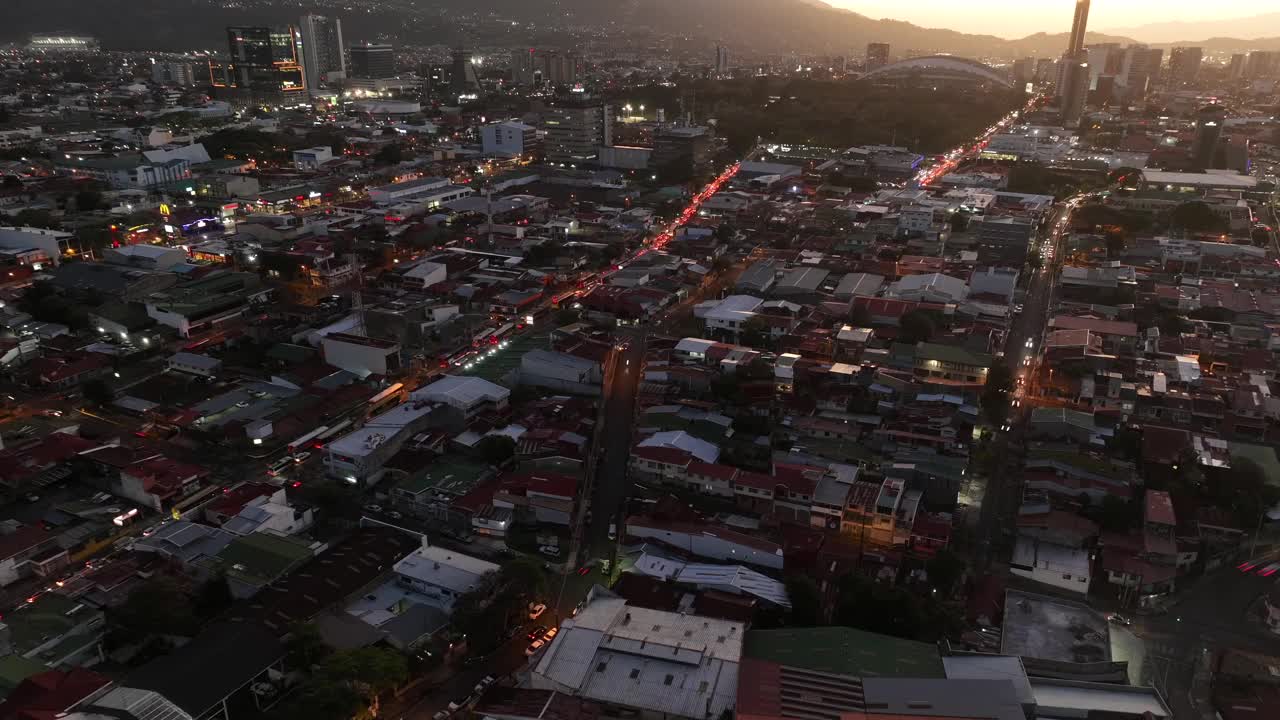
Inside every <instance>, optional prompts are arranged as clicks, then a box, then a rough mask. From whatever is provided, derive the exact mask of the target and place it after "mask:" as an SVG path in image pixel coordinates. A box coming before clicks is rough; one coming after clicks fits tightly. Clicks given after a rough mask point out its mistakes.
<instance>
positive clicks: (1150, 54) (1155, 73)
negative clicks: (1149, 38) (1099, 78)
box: [1116, 45, 1164, 100]
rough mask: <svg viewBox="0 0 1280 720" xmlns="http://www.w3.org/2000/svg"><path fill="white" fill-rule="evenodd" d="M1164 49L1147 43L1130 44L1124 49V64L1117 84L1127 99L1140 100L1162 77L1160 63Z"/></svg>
mask: <svg viewBox="0 0 1280 720" xmlns="http://www.w3.org/2000/svg"><path fill="white" fill-rule="evenodd" d="M1163 60H1164V51H1163V50H1161V49H1160V48H1149V47H1147V46H1146V45H1130V46H1129V47H1127V48H1125V51H1124V65H1123V67H1121V69H1120V74H1119V75H1118V76H1117V78H1116V85H1117V87H1119V88H1122V89H1123V91H1124V96H1125V99H1127V100H1140V99H1142V98H1144V97H1146V95H1147V91H1148V90H1149V89H1150V88H1151V87H1152V86H1153V85H1154V84H1155V81H1156V79H1157V78H1159V77H1160V63H1161V61H1163Z"/></svg>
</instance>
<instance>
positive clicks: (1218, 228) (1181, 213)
mask: <svg viewBox="0 0 1280 720" xmlns="http://www.w3.org/2000/svg"><path fill="white" fill-rule="evenodd" d="M1169 222H1170V223H1171V224H1172V225H1173V226H1174V227H1178V228H1182V229H1183V230H1185V231H1187V232H1193V233H1202V232H1225V231H1226V229H1227V223H1226V221H1225V220H1223V219H1222V218H1220V217H1218V215H1217V214H1215V213H1214V212H1213V208H1211V207H1209V205H1208V203H1203V202H1200V201H1198V200H1197V201H1194V202H1188V203H1183V204H1181V205H1179V206H1178V207H1176V208H1174V210H1173V213H1172V214H1171V215H1170V216H1169Z"/></svg>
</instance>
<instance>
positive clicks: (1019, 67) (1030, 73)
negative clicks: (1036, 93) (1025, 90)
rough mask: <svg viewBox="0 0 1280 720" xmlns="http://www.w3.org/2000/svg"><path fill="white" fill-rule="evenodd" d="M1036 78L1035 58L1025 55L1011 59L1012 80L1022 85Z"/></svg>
mask: <svg viewBox="0 0 1280 720" xmlns="http://www.w3.org/2000/svg"><path fill="white" fill-rule="evenodd" d="M1035 79H1036V59H1035V58H1033V57H1025V58H1021V59H1019V60H1014V61H1013V82H1014V84H1015V85H1018V86H1022V85H1025V84H1027V83H1029V82H1034V81H1035Z"/></svg>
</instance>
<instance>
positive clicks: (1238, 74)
mask: <svg viewBox="0 0 1280 720" xmlns="http://www.w3.org/2000/svg"><path fill="white" fill-rule="evenodd" d="M1247 58H1248V56H1247V55H1245V54H1244V53H1236V54H1235V55H1232V56H1231V64H1230V65H1228V66H1227V77H1229V78H1231V79H1232V80H1239V79H1241V78H1243V77H1244V66H1245V61H1246V59H1247Z"/></svg>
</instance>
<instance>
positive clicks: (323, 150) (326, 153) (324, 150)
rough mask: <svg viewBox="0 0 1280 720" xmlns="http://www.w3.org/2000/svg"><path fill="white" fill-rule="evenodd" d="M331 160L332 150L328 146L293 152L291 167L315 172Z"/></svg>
mask: <svg viewBox="0 0 1280 720" xmlns="http://www.w3.org/2000/svg"><path fill="white" fill-rule="evenodd" d="M332 159H333V148H331V147H328V146H323V147H313V148H305V149H303V150H294V151H293V166H294V167H296V168H297V169H299V170H316V169H318V168H319V167H320V166H321V165H324V164H325V163H327V162H329V161H330V160H332Z"/></svg>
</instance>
